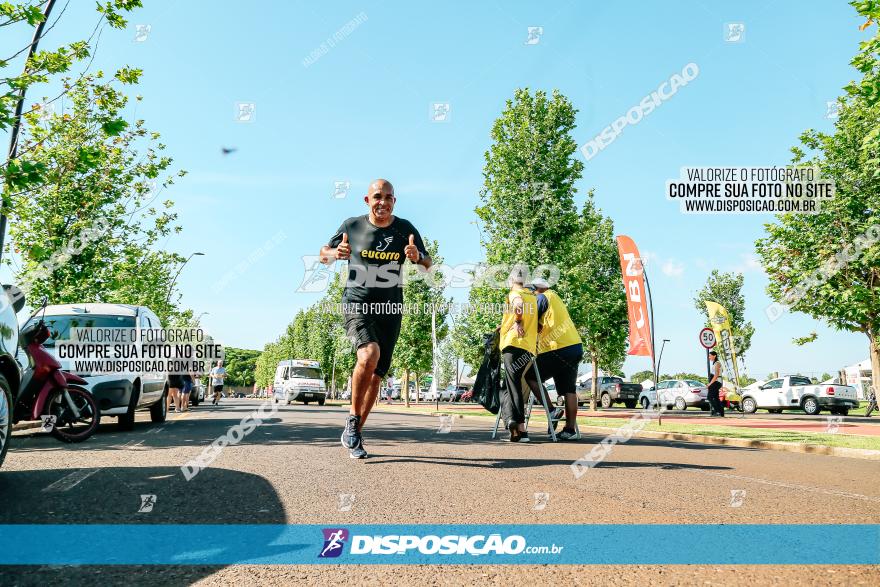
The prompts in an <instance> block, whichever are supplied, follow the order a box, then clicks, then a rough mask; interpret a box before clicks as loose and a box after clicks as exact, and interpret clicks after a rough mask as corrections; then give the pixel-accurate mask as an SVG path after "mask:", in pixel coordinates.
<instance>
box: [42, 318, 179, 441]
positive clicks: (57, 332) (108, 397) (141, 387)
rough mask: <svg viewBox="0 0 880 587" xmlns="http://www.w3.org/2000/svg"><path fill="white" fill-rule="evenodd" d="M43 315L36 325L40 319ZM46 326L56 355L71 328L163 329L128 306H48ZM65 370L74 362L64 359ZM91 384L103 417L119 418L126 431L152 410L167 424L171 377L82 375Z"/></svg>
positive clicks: (153, 416)
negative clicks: (138, 416) (137, 416)
mask: <svg viewBox="0 0 880 587" xmlns="http://www.w3.org/2000/svg"><path fill="white" fill-rule="evenodd" d="M40 316H42V313H41V314H39V315H37V316H35V317H34V318H33V319H32V321H36V320H39V319H40ZM45 320H46V326H48V327H49V332H50V333H51V338H49V340H47V341H46V342H45V343H43V346H45V347H46V349H47V350H48V351H49V352H51V353H53V354H54V352H55V341H56V340H67V339H69V338H70V329H71V328H162V324H161V322H159V317H158V316H156V314H155V313H153V311H152V310H150V309H149V308H147V307H145V306H130V305H128V304H57V305H52V306H46V313H45ZM60 363H61V368H62V369H70V368H71V365H70V363H71V361H69V360H67V359H62V360H61V361H60ZM79 375H80V376H81V377H82V378H83V379H85V380H86V381H88V385H87V386H86V388H87V389H88V390H89V392H90V393H91V394H92V396H93V397H94V398H95V401H96V402H97V403H98V407H100V408H101V416H116V417H117V418H118V420H119V427H120V428H121V429H122V430H131V429H132V428H133V427H134V418H135V411H136V410H145V409H149V410H150V419H151V420H152V421H153V422H164V421H165V417H166V413H167V412H166V410H167V402H166V397H167V395H168V377H167V375H166V374H164V373H116V374H112V375H90V374H88V373H80V374H79Z"/></svg>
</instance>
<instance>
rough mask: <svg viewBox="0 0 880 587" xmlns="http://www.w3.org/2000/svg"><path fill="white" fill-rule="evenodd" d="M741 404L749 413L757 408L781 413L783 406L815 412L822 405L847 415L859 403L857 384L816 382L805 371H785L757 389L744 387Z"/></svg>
mask: <svg viewBox="0 0 880 587" xmlns="http://www.w3.org/2000/svg"><path fill="white" fill-rule="evenodd" d="M742 396H743V398H742V406H743V410H744V411H745V412H746V413H747V414H754V413H755V412H756V411H757V410H758V409H765V410H767V411H768V412H771V413H774V414H779V413H781V412H782V410H803V411H804V412H806V413H807V414H809V415H811V416H812V415H815V414H818V413H819V412H821V411H822V410H823V409H827V410H828V411H829V412H831V413H832V414H835V415H841V416H846V415H847V414H848V413H849V411H850V410H851V409H854V408H857V407H859V400H858V399H857V398H856V388H855V387H852V386H849V385H830V384H828V383H822V384H814V383H813V382H812V381H810V379H809V378H808V377H804V376H802V375H786V376H785V377H778V378H776V379H771V380H770V381H768V382H766V383H765V384H764V385H761V386H760V387H758V388H756V389H754V388H753V389H744V390H743V391H742Z"/></svg>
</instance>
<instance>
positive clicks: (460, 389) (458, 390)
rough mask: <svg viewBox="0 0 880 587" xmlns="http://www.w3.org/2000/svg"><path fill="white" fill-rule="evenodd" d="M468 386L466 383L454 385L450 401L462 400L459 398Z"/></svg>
mask: <svg viewBox="0 0 880 587" xmlns="http://www.w3.org/2000/svg"><path fill="white" fill-rule="evenodd" d="M467 390H468V386H467V385H456V386H455V395H453V396H452V401H454V402H460V401H463V400H462V399H461V398H462V397H463V396H464V394H465V393H467Z"/></svg>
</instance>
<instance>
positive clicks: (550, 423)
mask: <svg viewBox="0 0 880 587" xmlns="http://www.w3.org/2000/svg"><path fill="white" fill-rule="evenodd" d="M532 365H533V366H534V369H535V377H537V379H538V386H539V387H540V388H541V391H542V392H543V393H542V395H543V396H544V397H546V398H547V400H548V404H549V400H550V398H549V396H548V395H547V388H546V387H544V382H543V380H542V379H541V373H540V372H539V371H538V358H537V357H535V360H534V361H533V362H532ZM536 403H540V402H539V401H538V398H536V397H535V394H534V393H533V392H532V390H531V389H529V402H528V404H526V406H525V412H526V414H525V416H526V422H525V425H526V432H528V430H529V418H531V416H532V406H534V405H535V404H536ZM541 406H542V407H543V408H544V413H545V414H546V416H547V424H548V426H549V427H550V438H551V439H552V440H553V442H557V439H556V430H555V428H556V427H555V426H554V424H556V423H557V422H559V421H561V420H563V419H565V415H563V416H562V417H560V418H557V419H555V420H554V419H553V413H552V412H551V411H550V406H549V405H546V406H545V405H544V404H543V403H542V404H541ZM500 422H501V410H500V409H499V410H498V415H497V416H495V428H494V429H493V430H492V439H493V440H494V439H495V438H497V437H498V425H499V423H500ZM574 429H575V431H577V430H578V427H577V421H575V424H574Z"/></svg>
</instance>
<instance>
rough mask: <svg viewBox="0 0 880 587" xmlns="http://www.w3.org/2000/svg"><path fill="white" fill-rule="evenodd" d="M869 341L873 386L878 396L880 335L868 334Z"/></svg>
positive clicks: (879, 385)
mask: <svg viewBox="0 0 880 587" xmlns="http://www.w3.org/2000/svg"><path fill="white" fill-rule="evenodd" d="M868 339H869V340H870V341H871V385H873V386H874V393H875V394H877V393H880V333H868ZM865 395H866V396H867V394H865Z"/></svg>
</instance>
